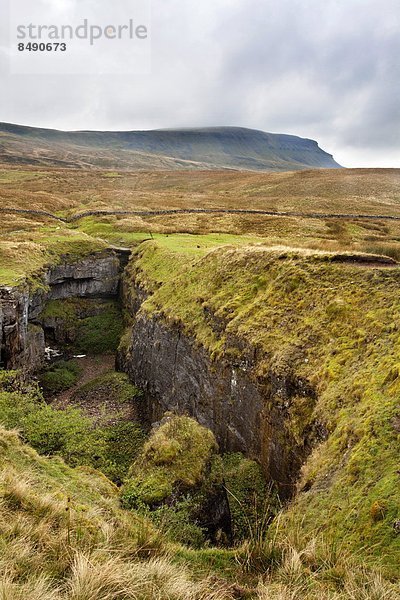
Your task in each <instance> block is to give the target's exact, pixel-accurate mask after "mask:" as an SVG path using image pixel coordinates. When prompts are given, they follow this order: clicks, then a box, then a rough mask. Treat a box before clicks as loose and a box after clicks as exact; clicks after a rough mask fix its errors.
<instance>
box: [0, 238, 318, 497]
mask: <svg viewBox="0 0 400 600" xmlns="http://www.w3.org/2000/svg"><path fill="white" fill-rule="evenodd" d="M128 255H129V251H124V250H121V249H119V250H118V249H117V250H116V249H109V250H106V251H102V252H97V253H93V254H91V255H89V256H86V257H83V258H81V259H79V260H78V261H68V258H66V259H65V260H64V261H63V262H60V263H59V264H56V265H53V266H49V267H48V269H47V270H46V271H45V272H44V273H43V274H42V276H41V278H40V280H39V284H37V285H36V286H35V289H33V291H29V289H28V286H25V287H24V286H22V287H15V288H11V287H4V288H2V289H1V290H0V298H1V302H0V325H1V327H0V331H1V364H2V366H3V367H4V368H7V369H16V368H22V369H24V370H25V371H27V372H30V373H34V372H35V371H38V370H39V369H40V368H41V367H42V366H43V364H44V362H45V353H46V347H48V345H51V344H53V343H54V344H56V345H57V344H61V345H62V344H64V343H65V342H68V341H69V340H70V338H71V339H72V337H71V336H72V333H71V331H69V328H68V326H67V324H66V322H65V318H64V319H63V318H62V316H61V317H60V316H58V315H53V314H51V312H50V311H46V307H48V306H50V304H51V303H52V302H54V301H59V300H68V299H74V298H75V299H82V300H84V301H85V302H84V303H82V304H81V305H79V309H78V310H79V317H80V318H84V317H86V316H87V315H91V316H93V315H94V314H96V311H97V310H101V302H102V301H106V300H110V299H112V300H113V301H117V302H119V303H120V305H121V308H122V309H123V311H124V313H125V315H128V319H129V322H130V325H129V327H128V328H127V330H126V333H125V335H124V337H123V341H122V342H121V344H120V348H119V350H118V353H117V358H116V364H117V368H118V370H120V371H123V372H125V373H127V374H128V375H129V378H130V380H131V381H132V383H134V384H135V385H136V386H137V387H139V388H140V389H142V390H143V393H144V401H142V402H141V406H142V415H141V417H142V421H143V422H144V423H147V424H150V423H152V422H155V421H159V420H160V419H161V418H162V416H163V414H164V413H165V412H166V411H173V412H174V413H176V414H187V415H190V416H192V417H194V418H195V419H196V420H197V421H198V422H199V423H200V424H201V425H203V426H205V427H207V428H209V429H210V430H211V431H212V432H213V433H214V434H215V436H216V439H217V441H218V444H219V446H220V449H221V451H223V452H241V453H243V454H244V455H246V456H248V457H250V458H251V459H254V460H256V461H258V462H259V463H260V464H261V465H262V468H263V471H264V474H265V476H266V478H267V480H268V481H271V482H273V483H274V484H276V486H277V488H278V489H279V492H280V496H281V498H282V499H285V498H289V497H290V496H291V495H292V493H293V490H294V484H295V482H296V480H297V478H298V474H299V470H300V468H301V465H302V464H303V462H304V460H305V459H306V457H307V456H308V454H309V453H310V451H311V447H312V443H313V441H315V438H316V437H317V436H318V435H321V429H320V430H318V428H317V427H316V426H315V424H314V423H312V422H311V421H310V422H307V423H306V426H305V427H304V431H302V434H303V435H302V436H295V435H294V434H293V432H292V430H291V427H290V424H288V416H289V413H290V407H293V405H296V402H297V399H298V398H299V397H300V398H302V399H303V404H304V402H305V405H306V406H307V410H306V413H307V414H308V413H310V412H311V411H312V408H313V406H314V405H315V401H316V394H315V391H314V389H313V388H312V386H311V385H310V384H309V383H308V382H307V381H306V380H302V379H299V378H296V377H294V376H293V374H292V373H291V371H290V369H288V368H287V365H286V366H285V369H282V368H281V367H279V368H276V369H275V370H274V368H273V366H271V370H270V372H269V373H268V375H267V376H263V377H259V376H257V375H255V371H256V363H257V349H256V348H252V347H251V346H246V345H245V344H244V342H243V341H242V340H240V338H235V337H233V336H231V339H230V345H231V346H232V347H236V348H237V349H238V352H239V351H240V359H238V358H235V356H232V357H231V358H224V359H223V360H221V361H214V360H212V358H211V357H210V355H209V353H208V352H207V350H206V349H205V348H203V347H201V346H200V345H199V344H198V343H196V341H195V340H194V339H193V338H192V337H191V336H190V335H188V334H187V333H185V332H184V330H183V328H182V326H180V325H179V324H177V323H169V322H168V320H166V319H164V318H163V317H162V316H157V315H148V314H147V313H146V312H143V311H141V306H142V304H143V303H144V302H145V301H146V299H147V297H148V291H146V290H145V289H144V288H143V287H141V286H140V284H138V283H135V282H132V280H131V279H130V278H129V277H127V276H126V275H125V271H124V268H125V266H126V264H127V259H128ZM133 260H134V259H133ZM99 302H100V305H99ZM99 306H100V308H99ZM121 318H122V317H121ZM207 318H208V320H209V322H212V323H213V327H214V328H215V329H216V332H217V335H218V331H219V332H221V331H222V329H223V327H224V324H223V322H221V321H219V320H218V319H217V318H216V317H214V316H213V315H211V314H208V315H207ZM272 363H273V361H272ZM272 363H271V364H272Z"/></svg>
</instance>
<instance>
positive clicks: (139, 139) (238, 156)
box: [0, 123, 340, 171]
mask: <svg viewBox="0 0 400 600" xmlns="http://www.w3.org/2000/svg"><path fill="white" fill-rule="evenodd" d="M0 162H3V163H8V164H18V165H21V164H24V165H28V164H29V165H36V166H57V167H75V168H77V167H78V168H101V169H122V170H136V169H140V170H147V169H150V170H151V169H165V170H177V169H235V170H250V171H292V170H301V169H321V168H324V169H327V168H332V169H337V168H340V165H339V164H338V163H336V162H335V161H334V159H333V157H332V156H331V155H330V154H328V153H327V152H325V151H324V150H322V149H321V148H320V147H319V146H318V143H317V142H315V141H314V140H309V139H305V138H300V137H297V136H294V135H284V134H274V133H265V132H263V131H257V130H253V129H245V128H241V127H212V128H200V129H159V130H153V131H74V132H66V131H58V130H55V129H40V128H36V127H25V126H21V125H12V124H8V123H0Z"/></svg>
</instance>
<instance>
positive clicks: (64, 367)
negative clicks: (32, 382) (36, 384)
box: [40, 361, 80, 394]
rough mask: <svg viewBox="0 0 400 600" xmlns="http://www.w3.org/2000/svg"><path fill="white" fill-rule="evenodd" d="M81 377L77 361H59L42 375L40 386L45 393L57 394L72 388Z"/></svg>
mask: <svg viewBox="0 0 400 600" xmlns="http://www.w3.org/2000/svg"><path fill="white" fill-rule="evenodd" d="M79 375H80V368H79V364H78V363H77V362H76V361H59V362H57V363H55V364H54V365H52V366H51V367H50V368H49V369H47V370H46V371H44V372H43V373H42V374H41V376H40V384H41V386H42V387H43V388H44V390H45V392H47V393H49V394H56V393H58V392H62V391H64V390H67V389H68V388H71V387H72V386H73V385H74V384H75V383H76V382H77V381H78V379H79Z"/></svg>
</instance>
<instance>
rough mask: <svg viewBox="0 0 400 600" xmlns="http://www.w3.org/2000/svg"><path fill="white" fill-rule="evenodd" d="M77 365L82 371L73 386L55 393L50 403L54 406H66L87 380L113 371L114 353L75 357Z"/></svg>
mask: <svg viewBox="0 0 400 600" xmlns="http://www.w3.org/2000/svg"><path fill="white" fill-rule="evenodd" d="M75 360H76V361H77V363H78V364H79V366H80V367H81V369H82V373H81V375H80V377H79V379H78V381H77V382H76V384H75V385H74V386H72V387H71V388H69V389H68V390H65V391H64V392H61V393H60V394H57V396H56V397H55V398H54V399H53V400H52V405H53V406H54V407H55V408H66V407H67V406H68V405H69V404H70V403H71V400H72V398H73V396H74V394H75V392H77V390H78V389H79V388H80V387H81V386H83V385H85V384H86V383H89V381H93V379H96V378H97V377H100V375H104V374H105V373H108V372H109V371H113V370H114V367H115V355H114V354H104V355H100V356H85V358H76V359H75Z"/></svg>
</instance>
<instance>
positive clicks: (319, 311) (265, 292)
mask: <svg viewBox="0 0 400 600" xmlns="http://www.w3.org/2000/svg"><path fill="white" fill-rule="evenodd" d="M132 270H133V271H134V276H135V278H136V279H139V281H141V282H142V284H143V285H144V286H145V287H147V288H148V289H149V290H150V291H153V292H154V293H153V295H152V296H151V297H150V298H149V300H148V301H147V302H146V303H145V304H144V306H143V310H145V311H150V312H157V313H161V314H162V315H164V316H165V317H166V318H167V319H168V320H171V321H174V322H180V323H181V324H183V326H184V328H185V329H186V330H187V331H188V332H189V333H191V334H192V335H194V336H195V337H196V339H197V340H198V341H199V342H200V343H201V344H202V345H204V346H205V347H206V348H207V349H208V350H209V352H210V354H211V355H212V356H213V357H214V358H215V359H218V358H220V357H221V356H223V355H225V354H229V353H230V352H232V351H233V352H236V354H237V350H236V349H235V350H233V349H230V348H229V342H228V334H232V333H234V334H238V335H239V336H240V337H242V338H244V339H245V340H246V341H247V342H248V343H249V344H251V345H253V346H256V347H258V348H259V349H260V350H261V352H259V353H258V354H259V355H260V356H261V358H260V359H259V362H258V365H257V369H256V371H257V372H256V376H258V377H261V378H263V377H266V376H268V373H269V370H270V369H271V368H274V369H275V370H278V371H281V372H282V373H284V372H285V370H288V369H290V370H294V372H295V373H296V374H297V375H298V376H300V377H305V378H307V379H309V380H310V381H311V382H312V384H313V385H314V386H315V388H316V389H317V391H318V397H319V400H318V403H317V406H316V409H315V414H314V417H315V418H318V419H319V421H322V422H323V423H324V424H325V426H326V428H327V430H328V432H329V437H328V440H327V441H326V442H325V443H323V444H322V445H321V446H319V447H318V448H317V449H316V450H315V452H314V453H313V455H312V456H311V458H310V459H309V460H308V461H307V463H306V465H305V467H304V472H303V477H302V480H301V481H300V482H299V490H301V489H302V488H305V489H309V491H307V492H300V494H299V496H298V498H297V500H296V501H295V503H294V504H293V507H292V508H291V509H290V515H291V517H292V519H293V521H295V522H296V523H297V525H298V526H299V527H301V528H302V529H304V530H306V531H308V532H310V533H311V532H313V531H314V532H315V531H316V530H318V531H320V532H325V533H327V534H328V535H329V536H330V537H331V538H332V539H336V540H338V541H340V542H341V543H344V544H347V545H349V546H350V547H351V548H352V549H353V550H355V549H357V550H360V549H362V553H363V554H364V555H371V554H372V555H375V557H379V558H380V559H382V561H383V563H384V564H386V565H387V566H388V568H389V569H391V568H392V569H393V570H395V568H396V565H397V564H398V561H399V560H400V537H399V535H398V533H396V531H395V528H394V524H395V521H396V520H397V519H399V518H400V503H399V498H398V486H399V475H398V452H399V442H400V438H399V433H400V431H399V425H398V420H399V408H398V394H399V390H400V375H399V360H400V354H399V339H400V338H399V328H398V323H397V315H398V312H399V308H400V304H399V299H398V294H397V290H398V286H399V281H400V271H399V270H398V269H397V268H386V269H379V268H371V267H366V266H360V265H351V264H339V263H332V262H330V261H329V260H327V258H326V257H324V256H322V257H321V256H305V255H304V254H303V253H301V252H299V253H296V252H291V251H289V252H288V251H285V252H283V251H277V252H273V251H271V250H270V249H266V248H262V247H258V248H252V247H243V248H239V249H237V248H234V247H230V248H229V247H228V248H222V249H220V250H215V251H212V252H210V253H208V254H206V255H204V254H202V253H201V250H200V251H199V255H198V258H197V259H196V260H194V256H193V251H191V252H189V253H187V252H185V251H182V249H181V251H180V252H176V251H175V252H172V251H171V249H169V248H165V247H163V246H162V245H161V244H157V243H154V242H153V243H151V242H148V243H147V244H146V245H145V246H144V247H141V248H140V249H139V250H138V251H137V262H136V263H134V264H133V266H132ZM160 284H161V285H160ZM205 308H207V312H209V311H211V312H212V313H214V314H215V315H216V316H217V317H218V319H222V320H223V321H224V322H225V324H226V326H225V334H223V335H222V336H221V335H220V333H219V332H216V331H213V329H212V326H211V325H210V320H209V319H207V316H206V312H205V310H204V309H205ZM298 402H299V403H301V399H299V400H298ZM289 414H290V419H292V422H291V423H290V425H291V426H292V428H293V430H294V431H296V432H297V435H300V436H301V435H302V433H303V430H304V428H305V427H306V426H307V424H308V421H306V422H304V423H303V422H302V421H301V418H300V419H299V415H300V416H301V414H302V407H301V406H300V405H298V406H296V405H294V406H292V407H291V408H290V410H289ZM290 419H289V420H290Z"/></svg>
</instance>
